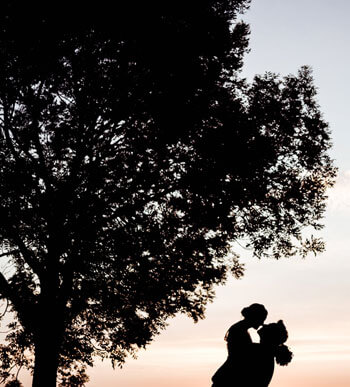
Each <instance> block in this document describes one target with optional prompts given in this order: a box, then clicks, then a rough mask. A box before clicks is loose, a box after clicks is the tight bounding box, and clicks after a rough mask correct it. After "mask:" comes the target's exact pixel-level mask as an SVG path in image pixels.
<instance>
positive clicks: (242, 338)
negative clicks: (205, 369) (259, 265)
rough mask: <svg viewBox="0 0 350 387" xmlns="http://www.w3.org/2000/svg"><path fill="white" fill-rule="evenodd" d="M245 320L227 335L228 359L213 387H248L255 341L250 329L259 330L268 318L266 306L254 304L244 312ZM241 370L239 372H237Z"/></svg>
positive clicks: (214, 380) (239, 322) (216, 376)
mask: <svg viewBox="0 0 350 387" xmlns="http://www.w3.org/2000/svg"><path fill="white" fill-rule="evenodd" d="M241 313H242V316H243V319H242V320H241V321H238V322H237V323H235V324H233V325H232V326H231V327H230V328H229V330H228V331H227V333H226V335H225V340H226V342H227V351H228V357H227V360H226V361H225V363H224V364H223V365H222V366H221V367H220V368H219V369H218V370H217V371H216V373H215V374H214V376H213V377H212V381H213V385H212V387H226V386H230V385H231V384H232V382H233V380H234V385H235V386H247V384H246V383H245V380H246V374H247V372H248V361H249V350H250V349H251V345H252V344H253V341H252V339H251V337H250V334H249V332H248V329H250V328H254V329H258V328H259V327H260V326H261V325H262V324H263V323H264V321H265V319H266V317H267V313H268V312H267V310H266V309H265V307H264V305H261V304H256V303H255V304H252V305H250V306H248V307H246V308H243V309H242V311H241ZM237 370H239V372H236V371H237Z"/></svg>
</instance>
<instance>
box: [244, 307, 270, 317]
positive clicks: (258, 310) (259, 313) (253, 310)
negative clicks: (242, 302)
mask: <svg viewBox="0 0 350 387" xmlns="http://www.w3.org/2000/svg"><path fill="white" fill-rule="evenodd" d="M241 313H242V316H243V317H244V318H245V319H247V320H256V319H263V320H265V318H266V317H267V310H266V309H265V306H264V305H262V304H251V305H250V306H247V307H246V308H243V309H242V311H241Z"/></svg>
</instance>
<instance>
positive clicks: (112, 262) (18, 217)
mask: <svg viewBox="0 0 350 387" xmlns="http://www.w3.org/2000/svg"><path fill="white" fill-rule="evenodd" d="M71 3H73V4H74V5H72V4H71ZM71 3H68V2H65V1H63V2H60V3H59V4H60V8H58V6H55V5H54V4H55V2H48V1H45V2H44V1H36V2H21V1H9V0H6V1H4V2H3V4H2V12H1V15H0V21H1V23H0V24H1V29H0V128H1V133H0V135H1V138H0V200H1V209H0V218H1V224H0V243H1V248H2V252H1V254H0V255H1V259H2V262H3V265H2V271H1V274H0V295H1V298H2V299H3V300H4V302H5V303H6V304H7V305H8V308H7V307H6V310H8V311H10V312H11V313H12V320H11V321H12V322H11V323H10V325H9V329H10V333H9V334H8V335H7V337H6V343H5V344H2V345H1V347H0V359H1V364H0V370H1V375H2V379H3V381H5V380H6V379H7V378H9V377H11V376H10V375H11V370H12V369H13V367H15V366H20V367H25V368H29V369H33V375H34V377H33V386H34V387H42V386H44V387H51V386H55V385H56V378H57V371H58V381H59V384H60V385H61V386H80V385H83V384H84V382H86V381H87V376H86V374H85V367H86V366H87V365H92V364H93V358H94V357H95V356H99V357H102V358H110V359H111V360H112V363H113V365H121V364H122V363H123V362H124V361H125V357H126V356H127V355H128V354H131V355H133V354H134V353H135V351H136V350H137V349H138V348H140V347H144V346H146V344H148V343H150V342H151V340H152V338H153V336H154V335H155V334H157V333H158V332H159V330H160V329H163V328H164V327H165V326H166V320H167V318H168V317H170V316H174V315H175V314H176V313H185V314H188V315H189V316H190V317H192V318H193V319H194V320H195V321H196V320H197V319H198V318H202V317H203V314H204V308H205V304H206V303H207V302H208V301H210V300H212V299H213V296H214V293H213V285H215V284H219V283H222V282H224V281H225V279H226V276H227V273H228V272H229V271H231V272H232V273H233V274H234V275H235V276H236V277H239V276H241V275H242V273H243V268H242V265H241V264H240V263H239V261H238V257H237V256H236V255H235V253H234V252H232V251H231V246H232V243H233V242H235V241H241V243H242V241H244V242H245V243H246V244H247V245H248V246H250V247H251V248H252V251H253V254H254V255H255V256H257V257H263V256H267V255H268V256H270V255H272V256H273V257H275V258H279V257H282V256H286V257H288V256H292V255H295V254H302V255H305V254H306V253H307V252H309V251H313V252H317V251H320V250H322V249H323V243H322V242H321V241H319V240H318V239H314V238H311V239H304V238H303V237H302V233H301V231H302V229H303V228H305V227H309V226H311V227H313V228H315V229H319V228H320V227H321V225H320V224H319V221H320V219H321V217H322V214H323V212H324V208H325V198H326V189H327V187H329V186H331V185H332V183H333V179H334V175H335V170H334V167H333V166H332V162H331V160H330V159H329V156H328V155H327V151H328V149H329V147H330V139H329V130H328V127H327V124H326V123H325V122H324V121H323V119H322V116H321V113H320V110H319V107H318V105H317V103H316V91H315V87H314V86H313V82H312V77H311V75H310V70H309V69H308V68H302V69H301V70H300V71H299V73H298V75H296V76H293V75H290V76H287V77H285V78H280V77H279V76H277V75H274V74H271V73H267V74H266V75H263V76H257V77H256V78H255V79H254V81H253V82H252V83H251V84H249V83H247V82H246V81H245V80H244V79H241V78H240V77H239V71H240V69H241V67H242V59H243V54H244V52H245V51H246V49H247V44H248V34H249V28H248V26H247V25H246V24H245V23H243V22H237V15H238V14H239V13H240V12H242V11H244V10H245V9H246V8H247V6H248V3H249V2H248V1H246V0H223V1H214V0H196V1H189V0H186V1H184V0H177V1H171V2H168V1H163V2H161V4H157V3H156V2H152V1H151V2H135V1H128V2H113V3H114V4H113V5H114V6H115V8H112V7H111V5H110V2H108V1H105V0H100V1H99V2H98V6H99V8H98V9H93V8H89V5H88V3H87V2H81V1H75V2H71ZM230 253H231V255H230ZM230 257H231V258H230Z"/></svg>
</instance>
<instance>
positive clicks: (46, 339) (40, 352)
mask: <svg viewBox="0 0 350 387" xmlns="http://www.w3.org/2000/svg"><path fill="white" fill-rule="evenodd" d="M46 333H48V332H47V330H46ZM40 336H41V337H40V338H38V340H37V342H36V343H35V365H34V374H33V384H32V387H56V378H57V368H58V357H59V346H58V345H57V337H53V336H54V333H53V332H52V333H51V337H50V335H48V334H40Z"/></svg>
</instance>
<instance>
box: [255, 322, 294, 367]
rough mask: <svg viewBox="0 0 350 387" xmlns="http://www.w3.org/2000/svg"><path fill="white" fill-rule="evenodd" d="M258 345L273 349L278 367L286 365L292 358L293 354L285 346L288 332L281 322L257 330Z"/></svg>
mask: <svg viewBox="0 0 350 387" xmlns="http://www.w3.org/2000/svg"><path fill="white" fill-rule="evenodd" d="M258 334H259V336H260V343H261V344H267V345H269V346H271V347H272V348H274V354H275V358H276V362H277V364H279V365H287V364H289V363H290V361H291V360H292V357H293V353H292V352H291V351H290V350H289V348H288V347H287V346H286V345H283V343H285V342H286V341H287V339H288V332H287V329H286V326H285V325H284V323H283V321H282V320H279V321H278V322H277V323H272V324H266V325H264V326H263V327H261V328H260V329H259V330H258Z"/></svg>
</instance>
